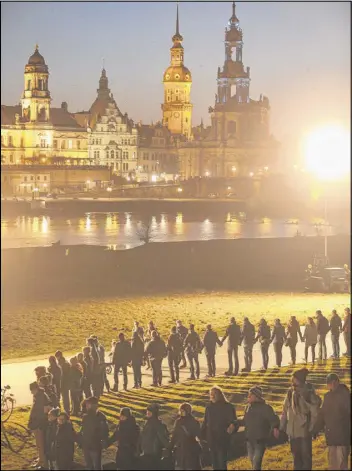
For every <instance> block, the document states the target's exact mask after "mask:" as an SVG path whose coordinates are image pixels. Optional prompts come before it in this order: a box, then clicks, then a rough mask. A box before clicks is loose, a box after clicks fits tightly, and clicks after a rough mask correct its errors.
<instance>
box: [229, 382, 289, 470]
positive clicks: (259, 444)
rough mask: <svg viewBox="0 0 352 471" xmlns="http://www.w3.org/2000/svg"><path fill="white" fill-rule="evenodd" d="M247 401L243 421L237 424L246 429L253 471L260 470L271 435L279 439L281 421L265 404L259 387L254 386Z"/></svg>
mask: <svg viewBox="0 0 352 471" xmlns="http://www.w3.org/2000/svg"><path fill="white" fill-rule="evenodd" d="M247 401H248V406H247V407H246V409H245V411H244V416H243V419H241V420H238V421H237V424H238V425H239V426H241V425H243V426H244V428H245V436H246V442H247V451H248V458H249V459H250V462H251V465H252V469H254V470H260V469H262V461H263V457H264V453H265V450H266V447H267V442H268V440H269V438H270V436H271V434H273V435H274V436H275V438H278V437H279V432H280V430H279V429H280V419H279V417H278V416H277V415H276V414H275V412H274V410H273V408H272V407H271V406H269V405H268V404H267V403H266V402H265V400H264V398H263V392H262V389H261V388H260V387H259V386H254V387H253V388H251V389H250V390H249V391H248V398H247Z"/></svg>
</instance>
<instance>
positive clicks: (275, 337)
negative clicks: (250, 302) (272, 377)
mask: <svg viewBox="0 0 352 471" xmlns="http://www.w3.org/2000/svg"><path fill="white" fill-rule="evenodd" d="M285 340H286V333H285V328H284V326H283V325H282V324H281V321H280V319H276V320H275V324H274V327H273V331H272V333H271V339H270V341H271V342H272V343H273V345H274V352H275V357H276V366H277V367H278V368H281V363H282V347H283V345H284V342H285Z"/></svg>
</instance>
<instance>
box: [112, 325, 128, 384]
mask: <svg viewBox="0 0 352 471" xmlns="http://www.w3.org/2000/svg"><path fill="white" fill-rule="evenodd" d="M131 359H132V358H131V344H130V342H129V341H128V340H126V339H125V335H124V334H123V333H122V332H121V333H120V334H119V341H118V342H116V345H115V350H114V354H113V357H112V363H113V364H114V387H113V389H112V390H113V391H115V392H117V391H118V390H119V372H120V370H122V374H123V389H124V390H125V391H126V390H127V385H128V376H127V366H128V364H129V363H130V362H131Z"/></svg>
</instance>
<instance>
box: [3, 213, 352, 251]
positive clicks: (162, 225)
mask: <svg viewBox="0 0 352 471" xmlns="http://www.w3.org/2000/svg"><path fill="white" fill-rule="evenodd" d="M148 220H149V221H150V224H151V234H152V239H153V242H178V241H190V240H209V239H233V238H242V237H243V238H258V237H293V236H295V235H296V234H297V231H298V232H300V233H301V235H302V236H316V235H318V234H319V233H320V234H324V230H325V226H324V221H323V220H322V219H317V218H315V219H311V220H308V221H299V220H297V219H296V220H294V219H291V220H289V219H288V220H280V219H269V218H266V217H263V218H260V219H257V220H251V221H247V220H246V218H245V215H244V214H243V213H238V212H237V213H229V212H224V211H222V212H219V213H218V214H215V215H214V213H213V214H210V215H209V216H207V215H206V214H202V215H201V216H195V215H194V214H193V215H191V214H188V213H185V212H168V213H156V214H154V215H151V217H150V219H148ZM143 221H146V220H145V219H144V217H143V216H142V215H140V214H138V213H134V212H92V213H83V212H82V214H79V215H77V214H76V215H74V216H71V215H70V216H66V217H65V216H63V215H50V216H48V215H38V216H28V215H27V216H18V217H15V218H2V219H1V245H2V248H17V247H29V246H32V247H34V246H46V245H51V244H52V243H53V242H56V241H59V240H60V242H61V244H63V245H78V244H90V245H107V246H110V248H112V249H116V250H120V249H129V248H132V247H135V246H137V245H140V244H141V242H140V240H139V236H138V234H137V232H138V228H140V227H141V224H143ZM345 226H346V227H344V226H341V225H334V223H333V222H331V225H328V226H327V227H326V229H327V234H328V235H334V234H340V233H348V224H347V223H346V225H345Z"/></svg>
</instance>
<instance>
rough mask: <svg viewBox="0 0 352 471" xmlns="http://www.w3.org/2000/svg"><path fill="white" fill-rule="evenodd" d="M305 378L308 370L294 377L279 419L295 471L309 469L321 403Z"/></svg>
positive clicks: (299, 371)
mask: <svg viewBox="0 0 352 471" xmlns="http://www.w3.org/2000/svg"><path fill="white" fill-rule="evenodd" d="M308 374H309V371H308V370H307V368H302V369H300V370H297V371H295V372H294V373H293V375H292V386H291V387H290V389H289V390H288V392H287V394H286V397H285V400H284V404H283V410H282V415H281V423H280V430H281V431H283V432H285V433H286V434H287V435H288V438H289V442H290V447H291V453H292V455H293V466H294V467H293V469H294V470H311V469H312V437H313V433H314V428H315V426H316V422H317V418H318V414H319V409H320V406H321V399H320V397H319V396H318V395H317V394H316V392H315V389H314V387H313V385H312V384H310V383H307V382H306V379H307V376H308Z"/></svg>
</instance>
